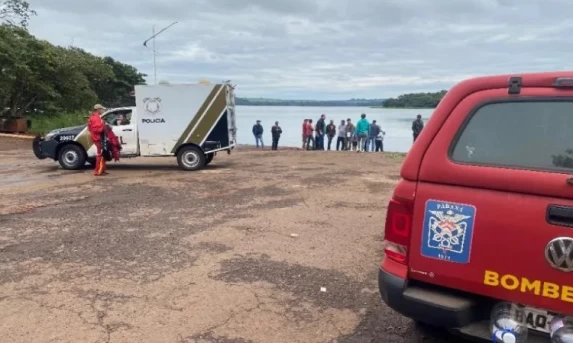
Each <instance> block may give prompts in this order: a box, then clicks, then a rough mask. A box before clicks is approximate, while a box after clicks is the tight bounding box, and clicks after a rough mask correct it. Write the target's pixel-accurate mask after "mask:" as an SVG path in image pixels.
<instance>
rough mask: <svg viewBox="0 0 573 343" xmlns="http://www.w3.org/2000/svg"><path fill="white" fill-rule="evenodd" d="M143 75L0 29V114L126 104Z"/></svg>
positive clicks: (18, 30)
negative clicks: (100, 104) (99, 104)
mask: <svg viewBox="0 0 573 343" xmlns="http://www.w3.org/2000/svg"><path fill="white" fill-rule="evenodd" d="M0 1H1V0H0ZM145 76H146V75H145V74H142V73H140V72H138V71H137V69H135V68H134V67H132V66H129V65H126V64H123V63H120V62H118V61H115V60H114V59H113V58H111V57H99V56H95V55H92V54H90V53H88V52H86V51H84V50H82V49H79V48H74V47H69V48H66V47H60V46H54V45H52V44H50V43H48V42H46V41H42V40H38V39H36V38H35V37H34V36H32V35H31V34H30V33H29V32H28V31H26V30H25V29H24V28H20V27H16V26H12V25H0V115H8V116H13V117H14V116H23V115H25V114H31V113H45V112H47V113H58V112H62V111H64V112H71V111H78V110H86V109H89V108H91V107H92V106H93V105H94V104H95V103H96V102H100V103H103V104H105V105H106V106H109V107H117V106H130V105H133V102H134V99H133V97H132V96H131V92H132V91H133V86H134V85H136V84H144V83H145Z"/></svg>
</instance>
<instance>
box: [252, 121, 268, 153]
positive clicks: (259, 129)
mask: <svg viewBox="0 0 573 343" xmlns="http://www.w3.org/2000/svg"><path fill="white" fill-rule="evenodd" d="M264 132H265V129H263V126H262V125H261V121H260V120H257V123H256V124H255V125H254V126H253V136H255V142H256V144H257V149H258V148H259V141H260V142H261V148H262V149H264V148H265V143H263V133H264Z"/></svg>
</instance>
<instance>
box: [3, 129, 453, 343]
mask: <svg viewBox="0 0 573 343" xmlns="http://www.w3.org/2000/svg"><path fill="white" fill-rule="evenodd" d="M401 161H402V157H399V156H396V155H383V154H376V155H374V154H362V155H358V154H354V153H350V152H323V153H317V152H303V151H278V152H272V151H254V150H253V149H246V148H239V149H237V150H235V151H234V152H233V154H231V155H230V156H228V155H226V154H221V155H218V156H217V157H215V159H214V161H213V163H212V165H210V166H209V167H208V168H207V169H205V170H203V171H199V172H192V173H188V172H187V173H186V172H182V171H180V170H179V169H178V168H177V165H176V162H175V159H174V158H153V159H133V160H122V161H121V162H120V163H117V164H113V163H112V164H111V165H110V167H109V172H110V175H109V176H107V177H105V178H95V177H93V176H92V174H91V170H89V169H86V170H82V171H79V172H70V171H64V170H61V169H60V168H59V166H58V164H57V163H55V162H53V161H50V160H44V161H39V160H37V159H36V158H35V157H34V156H33V154H32V151H31V142H30V141H29V140H20V139H7V138H0V177H1V181H0V193H1V194H2V197H1V198H0V199H1V200H0V314H1V316H0V337H2V341H3V342H26V343H28V342H34V343H40V342H74V343H77V342H87V343H89V342H94V343H96V342H97V343H104V342H114V343H115V342H173V343H215V342H218V343H247V342H256V343H275V342H276V343H282V342H285V343H293V342H301V343H315V342H316V343H319V342H321V343H322V342H328V343H335V342H336V343H378V342H397V343H398V342H400V343H402V342H403V343H406V342H408V343H410V342H412V343H413V342H460V339H458V338H455V337H451V336H449V335H448V334H446V333H443V332H438V331H431V332H430V331H428V330H427V329H425V330H421V329H418V328H417V327H416V326H415V325H414V324H413V323H412V322H411V321H410V320H408V319H405V318H403V317H401V316H399V315H398V314H396V313H395V312H393V311H392V310H390V309H389V308H387V307H386V306H384V305H383V304H382V303H381V300H380V296H379V293H378V289H377V287H378V286H377V278H376V276H377V274H376V273H377V269H378V264H379V262H380V259H381V254H382V251H381V244H382V234H383V226H384V225H383V223H384V215H385V208H386V204H387V201H388V198H389V196H390V194H391V190H392V188H393V185H394V184H395V183H396V181H397V180H398V179H399V168H400V164H401Z"/></svg>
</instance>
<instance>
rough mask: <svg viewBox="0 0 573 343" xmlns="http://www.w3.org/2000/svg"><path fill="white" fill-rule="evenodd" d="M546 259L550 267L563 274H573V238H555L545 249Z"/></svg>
mask: <svg viewBox="0 0 573 343" xmlns="http://www.w3.org/2000/svg"><path fill="white" fill-rule="evenodd" d="M545 259H546V260H547V262H548V263H549V265H550V266H551V267H553V268H555V269H557V270H560V271H562V272H566V273H568V272H573V238H571V237H559V238H555V239H554V240H552V241H551V242H549V243H548V244H547V246H546V247H545Z"/></svg>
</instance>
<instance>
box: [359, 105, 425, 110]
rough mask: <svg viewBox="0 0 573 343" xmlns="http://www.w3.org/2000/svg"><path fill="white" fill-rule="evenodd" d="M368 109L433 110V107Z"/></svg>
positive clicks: (382, 107)
mask: <svg viewBox="0 0 573 343" xmlns="http://www.w3.org/2000/svg"><path fill="white" fill-rule="evenodd" d="M370 108H381V109H386V110H435V109H436V108H435V107H384V106H370Z"/></svg>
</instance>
